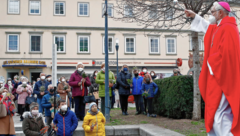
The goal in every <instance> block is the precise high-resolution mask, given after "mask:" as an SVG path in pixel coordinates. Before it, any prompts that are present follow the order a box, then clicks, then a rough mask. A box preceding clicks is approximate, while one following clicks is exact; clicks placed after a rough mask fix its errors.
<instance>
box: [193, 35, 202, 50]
mask: <svg viewBox="0 0 240 136" xmlns="http://www.w3.org/2000/svg"><path fill="white" fill-rule="evenodd" d="M198 46H199V51H204V44H203V40H202V39H201V38H199V39H198ZM192 49H193V46H192V37H190V50H192Z"/></svg>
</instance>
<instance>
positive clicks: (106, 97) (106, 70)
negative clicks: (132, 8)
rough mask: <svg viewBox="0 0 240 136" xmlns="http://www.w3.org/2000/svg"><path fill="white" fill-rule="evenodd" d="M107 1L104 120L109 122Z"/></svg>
mask: <svg viewBox="0 0 240 136" xmlns="http://www.w3.org/2000/svg"><path fill="white" fill-rule="evenodd" d="M107 9H108V0H105V11H104V16H105V118H106V121H107V122H110V108H111V106H110V99H109V79H108V78H109V72H108V13H107V11H108V10H107Z"/></svg>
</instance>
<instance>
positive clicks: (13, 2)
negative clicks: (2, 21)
mask: <svg viewBox="0 0 240 136" xmlns="http://www.w3.org/2000/svg"><path fill="white" fill-rule="evenodd" d="M19 3H20V2H19V0H8V13H9V14H19V6H20V4H19Z"/></svg>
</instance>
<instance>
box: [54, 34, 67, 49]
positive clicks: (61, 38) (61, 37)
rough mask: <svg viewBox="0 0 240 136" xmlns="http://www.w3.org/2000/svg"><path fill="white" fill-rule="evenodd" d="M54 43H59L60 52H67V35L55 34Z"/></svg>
mask: <svg viewBox="0 0 240 136" xmlns="http://www.w3.org/2000/svg"><path fill="white" fill-rule="evenodd" d="M54 43H55V44H57V52H58V53H64V52H65V36H64V35H55V36H54Z"/></svg>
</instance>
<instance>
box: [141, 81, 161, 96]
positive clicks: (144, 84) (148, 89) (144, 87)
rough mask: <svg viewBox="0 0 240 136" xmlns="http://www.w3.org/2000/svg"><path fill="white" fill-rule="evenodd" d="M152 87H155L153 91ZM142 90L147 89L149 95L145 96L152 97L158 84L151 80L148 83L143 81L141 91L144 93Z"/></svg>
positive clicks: (156, 90)
mask: <svg viewBox="0 0 240 136" xmlns="http://www.w3.org/2000/svg"><path fill="white" fill-rule="evenodd" d="M153 88H155V91H154V90H153ZM144 91H147V92H148V94H149V96H148V97H147V98H153V97H154V96H155V95H156V94H157V92H158V86H157V84H155V83H154V82H151V83H150V84H147V83H143V84H142V93H144Z"/></svg>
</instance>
